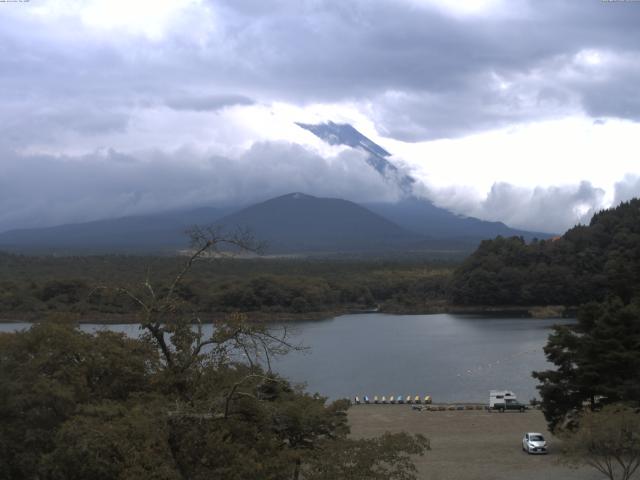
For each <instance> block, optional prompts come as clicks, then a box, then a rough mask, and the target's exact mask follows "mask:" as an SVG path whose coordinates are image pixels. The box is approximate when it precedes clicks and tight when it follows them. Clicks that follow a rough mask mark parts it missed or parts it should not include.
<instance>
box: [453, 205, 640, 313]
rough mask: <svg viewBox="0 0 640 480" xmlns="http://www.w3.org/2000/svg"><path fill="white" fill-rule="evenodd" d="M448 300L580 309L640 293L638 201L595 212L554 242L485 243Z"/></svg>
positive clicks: (456, 280)
mask: <svg viewBox="0 0 640 480" xmlns="http://www.w3.org/2000/svg"><path fill="white" fill-rule="evenodd" d="M451 293H452V299H453V301H454V302H455V303H458V304H474V305H580V304H583V303H585V302H589V301H593V300H596V301H599V300H602V299H604V297H605V296H606V295H609V294H613V295H616V296H618V297H620V298H622V300H623V301H625V302H627V301H629V300H630V299H631V298H632V297H633V296H634V295H638V294H640V200H639V199H634V200H631V201H630V202H624V203H621V204H620V205H619V206H617V207H616V208H612V209H610V210H604V211H602V212H600V213H597V214H596V215H594V216H593V218H592V219H591V222H590V223H589V225H588V226H577V227H574V228H572V229H571V230H569V231H567V233H565V234H564V235H563V236H562V237H560V238H557V239H555V240H547V241H539V242H533V243H531V244H529V245H527V244H525V243H524V242H522V241H521V240H519V239H518V238H508V239H507V238H497V239H495V240H485V241H484V242H482V243H481V244H480V246H479V247H478V249H477V250H476V251H475V252H474V253H473V255H471V256H470V257H469V258H468V259H467V260H466V261H465V262H464V263H463V265H462V266H461V267H460V268H459V269H458V270H457V271H456V272H455V274H454V278H453V281H452V283H451Z"/></svg>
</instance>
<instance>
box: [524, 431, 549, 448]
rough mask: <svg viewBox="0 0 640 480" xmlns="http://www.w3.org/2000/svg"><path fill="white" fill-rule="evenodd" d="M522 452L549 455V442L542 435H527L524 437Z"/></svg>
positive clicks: (534, 433) (532, 433) (533, 433)
mask: <svg viewBox="0 0 640 480" xmlns="http://www.w3.org/2000/svg"><path fill="white" fill-rule="evenodd" d="M522 450H523V451H525V452H527V453H547V441H546V440H545V439H544V437H543V436H542V434H541V433H536V432H529V433H525V434H524V437H522Z"/></svg>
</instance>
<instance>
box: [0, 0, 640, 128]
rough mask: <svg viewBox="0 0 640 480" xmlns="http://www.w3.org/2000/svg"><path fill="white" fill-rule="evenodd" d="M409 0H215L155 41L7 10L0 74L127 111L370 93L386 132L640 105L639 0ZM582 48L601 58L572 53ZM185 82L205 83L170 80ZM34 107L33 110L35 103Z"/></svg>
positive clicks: (27, 89)
mask: <svg viewBox="0 0 640 480" xmlns="http://www.w3.org/2000/svg"><path fill="white" fill-rule="evenodd" d="M418 3H420V2H419V0H393V1H392V0H369V1H364V0H353V1H349V2H329V1H299V0H279V1H277V2H275V3H269V5H268V6H267V5H266V4H265V2H257V1H249V0H243V1H237V0H233V1H231V0H227V1H215V2H213V1H212V2H210V7H211V9H212V10H213V12H214V14H215V15H214V17H215V21H214V20H212V21H211V25H210V28H209V29H206V28H205V29H203V30H202V32H200V33H198V34H195V33H194V34H193V37H192V36H190V35H191V31H190V29H189V28H183V29H181V30H180V31H169V32H168V33H167V34H166V36H165V37H164V38H163V39H162V40H161V41H154V40H150V39H148V38H145V37H143V36H133V37H131V38H128V37H126V36H122V35H111V36H110V35H109V32H107V33H104V32H103V33H100V32H98V33H95V34H92V33H91V32H87V30H85V29H84V28H83V27H82V26H81V25H79V24H78V22H79V20H78V19H75V20H74V19H73V18H67V17H63V18H62V19H59V20H57V21H55V22H53V21H49V22H47V21H46V19H45V20H43V19H39V20H36V19H34V18H33V17H30V16H16V17H15V18H11V19H10V20H11V21H9V22H7V23H6V28H4V27H3V29H2V31H1V32H0V44H1V45H2V47H0V49H2V55H0V69H1V70H2V71H3V75H2V78H0V87H1V88H2V91H3V93H4V95H3V98H4V99H8V98H14V99H16V98H17V99H20V100H21V101H22V102H24V104H25V105H29V106H33V105H34V104H37V103H38V102H43V101H46V102H52V104H53V105H60V104H63V103H65V102H73V101H79V102H81V103H83V102H84V104H86V105H96V104H98V105H100V109H101V110H103V111H104V112H105V114H107V115H108V114H119V115H125V116H126V111H127V109H134V108H140V107H144V106H145V105H149V104H156V103H158V101H159V102H160V103H166V104H168V105H169V106H173V107H172V108H178V109H193V110H196V111H207V110H216V109H218V108H220V107H221V106H222V107H223V106H225V105H228V104H229V103H228V102H229V101H230V102H231V103H235V104H248V103H249V102H251V100H250V99H257V100H259V101H261V102H270V101H273V100H284V101H289V102H293V103H299V104H304V103H308V102H316V101H318V102H339V101H343V100H353V101H360V102H364V103H366V104H370V105H371V106H372V108H373V114H374V120H375V121H376V124H377V126H378V128H379V129H380V131H382V132H384V133H387V134H388V135H390V136H393V137H396V138H399V139H405V140H425V139H433V138H442V137H455V136H461V135H465V134H468V133H472V132H476V131H478V130H483V129H488V128H494V127H500V126H504V125H509V124H512V123H514V122H521V121H529V120H537V119H545V118H549V117H556V116H559V115H563V114H567V113H575V112H576V111H585V112H587V113H588V114H590V115H593V116H594V117H601V116H602V117H606V116H613V117H620V118H626V119H631V120H637V119H638V118H639V117H640V102H638V101H637V95H635V92H634V90H633V89H634V86H635V85H636V84H637V82H638V79H640V73H639V72H638V65H639V62H638V58H639V53H640V29H638V28H637V25H638V24H640V4H638V3H637V2H601V1H598V0H589V1H580V2H579V1H562V0H535V1H534V0H530V1H522V2H504V3H503V4H501V5H500V6H498V7H496V9H495V10H494V11H490V12H488V13H487V14H486V15H482V14H481V15H472V16H455V15H451V14H448V13H446V12H444V11H442V10H441V9H436V8H434V7H428V6H418V5H417V4H418ZM25 8H28V7H25ZM585 51H594V52H603V54H604V55H605V60H604V61H603V62H602V64H600V65H585V64H581V63H580V59H581V58H582V57H581V56H580V55H581V52H583V53H584V52H585ZM583 56H584V55H583ZM185 85H187V86H189V88H190V90H192V91H199V92H207V93H206V94H205V95H203V96H202V97H201V98H199V99H198V98H196V97H180V96H179V95H178V96H177V97H176V96H174V95H173V92H176V91H182V90H183V87H184V86H185ZM228 92H233V95H234V96H237V97H235V98H234V97H227V96H228ZM167 99H168V100H167ZM634 99H635V100H634ZM4 101H5V100H3V102H4ZM61 108H64V107H61ZM79 113H80V114H81V113H82V112H79ZM29 118H31V119H33V121H34V122H37V121H38V118H37V111H35V112H33V113H32V114H31V115H29V116H27V120H29ZM122 121H123V122H124V123H126V121H124V120H122ZM67 123H69V128H77V126H74V122H73V121H72V120H71V119H67V120H65V119H64V118H62V119H61V121H60V125H59V126H58V127H59V128H64V127H65V125H67Z"/></svg>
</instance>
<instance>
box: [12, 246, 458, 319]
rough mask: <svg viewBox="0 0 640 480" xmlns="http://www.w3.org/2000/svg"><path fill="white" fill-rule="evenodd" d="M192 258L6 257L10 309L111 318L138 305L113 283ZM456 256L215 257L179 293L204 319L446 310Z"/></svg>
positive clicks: (166, 270) (172, 268)
mask: <svg viewBox="0 0 640 480" xmlns="http://www.w3.org/2000/svg"><path fill="white" fill-rule="evenodd" d="M183 262H184V258H182V257H151V256H122V255H105V256H86V257H81V256H77V257H52V256H42V257H37V256H21V255H13V254H0V315H1V316H2V317H3V318H5V319H26V320H29V319H37V318H40V317H42V316H43V315H45V316H46V315H47V314H51V313H62V312H64V313H73V314H76V315H79V316H82V317H83V318H87V319H101V320H103V321H109V320H110V319H113V320H114V321H116V319H120V320H121V319H122V318H125V317H127V316H130V315H131V313H132V312H133V311H134V310H135V305H134V303H133V302H132V301H131V299H130V298H128V297H126V296H124V295H121V294H119V293H118V292H117V291H115V290H114V289H113V288H102V287H122V286H125V287H128V288H131V289H134V290H135V289H138V288H140V286H141V284H142V282H143V280H145V279H148V280H149V282H151V283H152V284H153V283H154V282H158V281H160V280H162V279H164V278H167V277H168V276H170V275H172V274H174V273H175V272H176V271H178V269H179V268H180V266H181V265H182V263H183ZM454 266H455V264H454V263H452V262H449V261H434V260H420V261H408V260H405V261H402V260H369V259H366V260H353V259H350V260H349V259H345V260H339V259H333V260H330V259H296V258H293V259H272V258H253V259H246V258H243V259H240V258H215V259H214V258H211V259H202V260H201V261H200V262H199V263H197V264H195V265H194V267H193V271H192V273H191V275H190V277H189V278H187V279H185V281H184V282H183V283H182V284H181V285H180V289H179V292H178V294H179V295H180V296H181V299H182V300H183V301H186V302H187V303H188V304H189V305H190V306H191V309H192V311H193V312H196V313H197V314H198V315H200V316H202V317H203V318H205V319H206V318H207V317H210V316H216V315H218V316H219V315H221V314H222V315H224V314H226V313H229V312H236V311H242V312H247V313H253V314H254V317H255V318H294V319H295V318H321V317H326V316H328V315H331V314H338V313H344V312H349V311H360V310H366V309H373V308H379V309H380V310H381V311H392V312H423V311H429V310H432V309H434V308H441V305H442V303H443V302H445V300H446V290H447V282H448V280H449V277H450V275H451V271H452V269H453V268H454Z"/></svg>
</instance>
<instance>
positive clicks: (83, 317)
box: [0, 303, 577, 325]
mask: <svg viewBox="0 0 640 480" xmlns="http://www.w3.org/2000/svg"><path fill="white" fill-rule="evenodd" d="M576 311H577V309H576V308H575V307H564V306H561V305H532V306H509V305H506V306H487V305H471V306H467V305H464V306H461V305H451V304H444V303H443V304H432V305H425V306H422V308H414V307H407V308H385V307H384V305H383V306H382V307H381V308H371V309H366V308H363V309H353V308H344V309H335V310H325V311H319V312H304V313H293V312H264V311H255V312H240V313H243V314H245V315H247V317H248V319H249V321H252V322H256V323H264V322H269V323H272V322H273V323H289V322H290V323H297V322H310V321H323V320H329V319H332V318H335V317H339V316H342V315H359V314H368V313H381V314H387V315H437V314H451V315H497V316H516V317H520V318H540V319H548V318H574V317H575V315H576ZM231 314H232V312H214V313H206V314H203V315H202V316H201V318H200V319H201V321H202V323H203V324H209V323H216V322H219V321H221V320H223V319H224V318H226V317H227V316H229V315H231ZM50 315H52V316H63V315H68V316H69V317H71V318H73V317H75V318H77V323H79V324H87V323H98V324H105V325H118V324H134V323H140V320H139V317H138V314H136V313H99V312H92V313H88V314H80V313H77V312H42V313H41V312H11V313H10V312H2V313H0V323H34V322H37V321H39V320H41V319H43V318H44V319H45V320H46V318H47V317H48V316H50ZM194 323H195V322H194Z"/></svg>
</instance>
